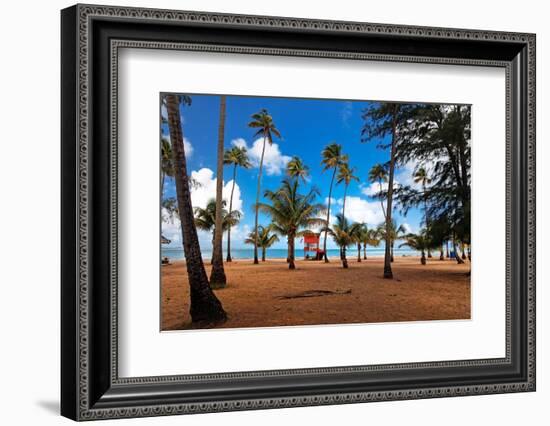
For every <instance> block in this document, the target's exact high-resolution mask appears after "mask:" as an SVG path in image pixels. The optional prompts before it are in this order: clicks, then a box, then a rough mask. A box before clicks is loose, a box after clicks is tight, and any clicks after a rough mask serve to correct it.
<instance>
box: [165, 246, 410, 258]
mask: <svg viewBox="0 0 550 426" xmlns="http://www.w3.org/2000/svg"><path fill="white" fill-rule="evenodd" d="M161 254H162V257H168V258H169V259H171V260H181V259H183V258H184V254H183V249H182V248H171V247H162V250H161ZM312 254H313V253H312V252H310V255H312ZM327 254H328V256H329V257H339V256H340V251H339V249H329V250H327ZM261 255H262V252H261V250H259V251H258V256H260V257H261ZM393 255H394V257H401V256H420V253H419V252H417V251H415V250H411V249H409V248H405V247H404V248H395V249H394V250H393ZM286 256H287V250H286V249H267V251H266V258H271V259H286ZM294 256H295V258H296V259H303V258H304V251H303V249H296V250H295V251H294ZM369 256H373V257H383V256H384V248H380V247H376V248H370V247H367V257H369ZM202 257H203V259H206V260H208V259H210V258H211V257H212V251H210V250H204V251H203V252H202ZM223 257H224V259H225V257H226V252H225V250H224V253H223ZM231 257H233V258H234V259H252V258H253V257H254V249H252V248H246V249H231ZM346 257H347V258H348V259H351V258H353V257H357V249H356V248H355V249H352V248H349V249H347V250H346ZM361 257H363V250H361Z"/></svg>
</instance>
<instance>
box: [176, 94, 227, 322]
mask: <svg viewBox="0 0 550 426" xmlns="http://www.w3.org/2000/svg"><path fill="white" fill-rule="evenodd" d="M165 99H166V110H167V112H168V128H169V131H170V140H171V141H172V163H173V168H174V180H175V183H176V195H177V202H178V212H179V217H180V222H181V233H182V239H183V250H184V253H185V262H186V266H187V276H188V281H189V287H190V299H191V306H190V314H191V320H192V322H194V323H198V322H206V323H215V322H220V321H225V320H226V319H227V314H226V313H225V311H224V310H223V307H222V304H221V302H220V301H219V300H218V298H217V297H216V295H215V294H214V293H213V292H212V289H211V288H210V285H209V283H208V277H207V275H206V271H205V269H204V264H203V262H202V256H201V249H200V245H199V238H198V236H197V229H196V228H195V221H194V218H193V207H192V205H191V192H190V190H189V178H188V175H187V163H186V159H185V152H184V148H183V132H182V128H181V119H180V111H179V97H178V96H177V95H167V96H166V98H165Z"/></svg>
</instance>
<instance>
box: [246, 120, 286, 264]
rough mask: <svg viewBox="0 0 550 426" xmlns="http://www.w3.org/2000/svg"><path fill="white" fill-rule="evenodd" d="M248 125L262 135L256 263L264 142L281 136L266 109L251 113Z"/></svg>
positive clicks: (256, 250)
mask: <svg viewBox="0 0 550 426" xmlns="http://www.w3.org/2000/svg"><path fill="white" fill-rule="evenodd" d="M248 127H251V128H253V129H258V131H257V132H256V133H255V134H254V136H262V137H263V144H262V155H261V157H260V170H259V171H258V187H257V190H256V208H255V210H256V212H255V218H254V235H255V237H256V242H255V244H254V264H255V265H257V264H258V241H257V238H258V206H259V204H260V188H261V183H262V170H263V167H264V155H265V144H266V142H267V143H269V145H271V144H272V143H273V136H276V137H278V138H281V133H280V132H279V130H278V129H277V127H275V123H273V118H272V117H271V115H269V113H268V112H267V110H266V109H262V110H261V111H260V112H257V113H256V114H253V115H252V121H251V122H250V123H248Z"/></svg>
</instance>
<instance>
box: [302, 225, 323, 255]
mask: <svg viewBox="0 0 550 426" xmlns="http://www.w3.org/2000/svg"><path fill="white" fill-rule="evenodd" d="M320 235H321V234H316V233H314V232H311V233H307V234H304V259H313V260H321V259H322V258H323V255H324V254H325V252H324V251H323V249H321V248H320V247H319V236H320ZM310 252H311V253H312V255H310V254H309V253H310Z"/></svg>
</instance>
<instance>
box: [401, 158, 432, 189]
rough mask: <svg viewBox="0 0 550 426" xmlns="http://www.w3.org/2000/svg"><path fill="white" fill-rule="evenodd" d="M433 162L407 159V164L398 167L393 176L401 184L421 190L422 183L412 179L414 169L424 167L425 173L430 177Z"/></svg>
mask: <svg viewBox="0 0 550 426" xmlns="http://www.w3.org/2000/svg"><path fill="white" fill-rule="evenodd" d="M435 164H436V163H435V162H434V161H424V162H422V163H420V162H418V161H414V160H412V161H409V162H408V163H407V164H405V165H404V166H402V167H400V169H399V172H398V173H396V175H395V178H396V180H397V181H398V182H400V183H401V184H402V185H404V186H410V187H411V188H413V189H416V190H417V191H421V190H422V184H421V183H420V182H419V183H415V181H414V172H415V170H416V169H417V168H419V167H424V169H426V173H427V174H428V177H431V176H433V172H434V169H435ZM428 186H429V185H428Z"/></svg>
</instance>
